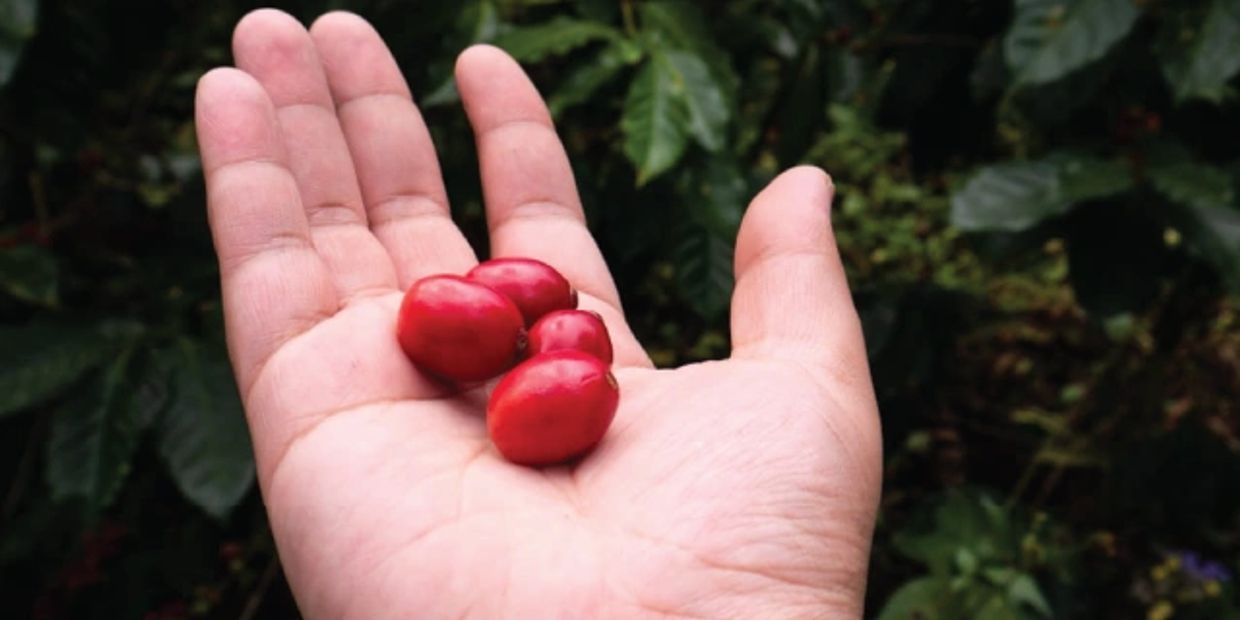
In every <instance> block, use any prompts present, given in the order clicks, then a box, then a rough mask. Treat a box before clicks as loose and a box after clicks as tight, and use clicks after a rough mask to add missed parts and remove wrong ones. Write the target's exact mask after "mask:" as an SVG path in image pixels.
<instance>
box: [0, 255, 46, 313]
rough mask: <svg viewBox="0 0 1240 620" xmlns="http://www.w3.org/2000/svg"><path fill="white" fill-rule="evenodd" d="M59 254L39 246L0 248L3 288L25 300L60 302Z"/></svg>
mask: <svg viewBox="0 0 1240 620" xmlns="http://www.w3.org/2000/svg"><path fill="white" fill-rule="evenodd" d="M58 290H59V270H58V269H57V267H56V257H55V256H53V255H52V254H51V253H50V252H48V251H47V250H44V249H43V248H41V247H39V246H37V245H19V246H16V247H13V248H9V249H7V250H0V291H4V292H5V293H8V294H9V295H12V296H13V297H15V298H17V299H20V300H22V301H24V302H27V303H31V304H35V305H39V306H46V307H52V306H55V305H56V304H57V303H58V302H59V297H60V296H59V293H58Z"/></svg>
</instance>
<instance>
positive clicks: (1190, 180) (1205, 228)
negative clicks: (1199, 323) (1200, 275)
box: [1149, 156, 1240, 295]
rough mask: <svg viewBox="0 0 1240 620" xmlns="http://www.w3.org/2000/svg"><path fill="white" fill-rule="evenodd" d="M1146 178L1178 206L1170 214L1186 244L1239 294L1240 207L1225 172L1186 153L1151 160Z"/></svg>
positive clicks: (1232, 290) (1230, 288)
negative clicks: (1179, 155)
mask: <svg viewBox="0 0 1240 620" xmlns="http://www.w3.org/2000/svg"><path fill="white" fill-rule="evenodd" d="M1149 178H1150V183H1151V184H1152V185H1153V186H1154V188H1155V189H1156V190H1158V192H1159V193H1161V194H1162V195H1163V196H1165V197H1166V198H1167V199H1168V200H1170V201H1172V202H1173V203H1174V204H1175V205H1176V206H1177V207H1178V208H1177V209H1176V210H1175V211H1174V212H1173V213H1172V214H1171V216H1172V219H1173V221H1174V223H1175V224H1176V226H1178V227H1179V228H1180V230H1181V232H1182V233H1183V235H1184V239H1185V241H1186V242H1187V243H1188V245H1189V247H1191V248H1192V249H1193V251H1195V252H1196V253H1197V254H1199V255H1200V256H1201V257H1202V258H1204V259H1205V260H1207V261H1209V262H1210V263H1212V264H1213V265H1214V268H1215V269H1217V270H1218V271H1219V275H1220V276H1222V278H1223V281H1224V282H1225V283H1226V284H1227V288H1228V289H1229V290H1230V291H1231V292H1232V294H1233V295H1240V210H1237V209H1236V208H1235V206H1234V205H1235V195H1234V190H1233V187H1232V184H1231V178H1230V176H1229V175H1228V174H1227V172H1226V171H1224V170H1222V169H1220V168H1216V167H1213V166H1209V165H1205V164H1200V163H1197V162H1194V161H1191V160H1189V159H1188V158H1187V157H1186V156H1185V157H1173V158H1170V159H1168V160H1166V161H1160V162H1156V163H1154V164H1153V165H1151V166H1150V168H1149Z"/></svg>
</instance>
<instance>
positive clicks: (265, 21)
mask: <svg viewBox="0 0 1240 620" xmlns="http://www.w3.org/2000/svg"><path fill="white" fill-rule="evenodd" d="M304 31H305V27H304V26H302V24H301V22H299V21H297V18H295V17H293V16H292V15H289V14H288V13H285V12H284V11H281V10H279V9H272V8H263V9H255V10H253V11H250V12H249V13H246V14H245V16H244V17H242V18H241V19H240V20H238V21H237V25H236V27H234V28H233V36H232V45H233V54H234V55H236V54H238V52H240V51H245V50H248V49H249V48H251V47H252V46H255V45H259V44H268V42H272V41H274V42H276V43H280V42H281V41H283V40H287V39H289V38H290V37H292V36H295V35H296V34H297V33H298V32H304Z"/></svg>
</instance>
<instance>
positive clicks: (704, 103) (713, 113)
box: [667, 51, 731, 151]
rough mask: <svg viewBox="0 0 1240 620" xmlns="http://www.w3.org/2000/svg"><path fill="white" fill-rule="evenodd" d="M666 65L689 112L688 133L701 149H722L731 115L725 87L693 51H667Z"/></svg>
mask: <svg viewBox="0 0 1240 620" xmlns="http://www.w3.org/2000/svg"><path fill="white" fill-rule="evenodd" d="M667 64H668V68H669V69H670V70H671V71H672V72H674V74H675V79H676V80H677V82H678V88H677V89H676V90H677V92H678V93H679V94H680V95H681V96H682V97H683V99H684V102H685V107H686V109H687V110H688V111H689V132H690V133H691V134H692V135H693V138H694V139H695V140H696V141H697V143H698V144H700V145H702V148H705V149H706V150H708V151H718V150H719V149H722V148H723V145H724V142H725V140H727V128H728V120H729V118H730V117H731V111H730V110H729V109H728V104H727V101H726V99H725V96H724V93H723V87H722V86H720V85H719V84H718V83H717V82H716V81H715V78H714V77H713V76H712V75H711V73H710V69H709V68H708V67H707V66H706V63H705V62H703V61H702V59H701V58H699V57H697V56H696V55H694V54H693V53H691V52H674V51H673V52H668V53H667Z"/></svg>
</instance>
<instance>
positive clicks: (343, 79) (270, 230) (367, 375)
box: [197, 10, 880, 618]
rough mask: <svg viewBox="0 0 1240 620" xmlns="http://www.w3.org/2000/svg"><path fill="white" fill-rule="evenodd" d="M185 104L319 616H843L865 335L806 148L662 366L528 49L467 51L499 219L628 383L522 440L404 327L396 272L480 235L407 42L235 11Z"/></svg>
mask: <svg viewBox="0 0 1240 620" xmlns="http://www.w3.org/2000/svg"><path fill="white" fill-rule="evenodd" d="M233 46H234V53H235V56H236V61H237V65H238V67H239V69H216V70H214V71H212V72H210V73H209V74H207V75H206V76H204V77H203V79H202V81H201V82H200V84H199V92H198V101H197V123H198V132H199V140H200V145H201V150H202V156H203V164H204V169H205V171H206V176H207V187H208V195H209V203H210V205H209V209H210V219H211V227H212V231H213V234H214V238H215V242H216V249H217V253H218V255H219V260H220V268H221V274H222V279H223V292H224V304H225V312H226V320H227V327H228V338H229V348H230V352H231V355H232V360H233V365H234V368H235V370H236V373H237V378H238V383H239V385H240V387H241V390H242V395H243V398H244V402H245V406H246V411H247V415H248V419H249V423H250V428H251V434H252V436H253V439H254V449H255V452H256V455H257V460H258V467H259V480H260V483H261V486H262V490H263V494H264V498H265V501H266V503H267V506H268V510H269V512H270V518H271V524H272V528H273V531H274V533H275V536H276V542H277V544H278V547H279V550H280V555H281V559H282V561H283V564H284V566H285V569H286V571H287V573H288V577H289V582H290V584H291V585H292V588H293V591H294V593H295V595H296V597H297V600H298V603H299V605H300V606H301V608H302V610H303V612H304V613H305V614H306V615H307V616H309V617H323V618H336V617H348V618H383V617H426V618H439V617H479V618H493V617H511V618H553V617H554V618H559V617H563V618H586V617H591V618H593V617H599V618H602V617H617V618H633V617H644V616H655V617H657V616H673V617H711V618H720V617H737V618H755V617H779V618H786V617H837V616H838V617H856V616H858V615H859V614H860V606H861V599H862V594H863V590H864V583H865V570H866V559H867V555H868V552H869V540H870V535H871V531H872V528H873V520H874V510H875V505H876V501H877V495H878V486H879V462H880V459H879V440H878V420H877V412H876V409H875V404H874V397H873V394H872V389H871V386H870V379H869V372H868V370H867V368H866V362H865V356H864V346H863V344H862V341H861V334H860V329H859V327H858V321H857V317H856V313H855V311H854V309H853V307H852V303H851V300H850V296H849V293H848V289H847V285H846V282H845V280H844V275H843V270H842V269H841V267H840V263H839V257H838V253H837V252H836V249H835V246H834V241H833V238H832V236H831V232H830V221H829V213H828V207H829V202H830V199H831V186H830V183H829V180H828V179H827V177H826V175H824V174H823V173H822V172H820V171H818V170H816V169H812V168H799V169H795V170H792V171H789V172H786V173H784V174H783V175H781V176H780V177H779V178H778V179H776V180H775V181H773V182H772V183H771V185H770V186H769V187H768V188H767V189H766V190H764V191H763V192H762V193H761V194H760V195H759V196H758V197H757V198H755V199H754V202H753V204H752V205H751V207H750V209H749V211H748V212H747V214H746V216H745V220H744V222H743V224H742V228H741V232H740V236H739V239H738V242H737V256H736V272H737V286H736V291H735V294H734V297H733V305H732V335H733V342H734V346H735V348H734V351H733V354H732V356H731V358H729V359H728V360H725V361H719V362H709V363H703V364H695V365H691V366H686V367H683V368H679V369H676V370H654V369H653V368H652V367H651V364H650V361H649V359H648V358H647V357H646V355H645V353H644V352H643V351H642V348H641V347H640V345H639V344H638V343H637V341H636V340H635V338H634V337H633V335H632V333H631V331H630V330H629V328H628V326H627V324H626V322H625V319H624V315H623V312H622V311H621V309H620V301H619V298H618V295H617V293H616V290H615V286H614V284H613V283H612V281H611V277H610V275H609V273H608V270H607V266H606V264H605V263H604V261H603V259H602V257H601V255H600V253H599V251H598V248H597V247H596V245H595V243H594V241H593V240H592V238H591V237H590V234H589V232H588V231H587V229H586V227H585V226H584V222H583V217H582V212H581V207H580V203H579V199H578V197H577V195H576V187H575V184H574V180H573V177H572V173H571V171H570V167H569V164H568V161H567V158H566V156H565V153H564V150H563V147H562V146H561V145H560V142H559V140H558V138H557V137H556V134H555V131H554V129H553V128H552V125H551V120H550V117H549V116H548V113H547V110H546V107H545V106H544V104H543V102H542V100H541V99H540V97H539V95H538V93H537V92H536V90H535V89H534V87H533V86H532V85H531V83H530V82H529V80H528V79H527V78H526V76H525V75H524V74H523V73H522V71H521V69H520V68H519V67H518V66H517V64H516V63H515V62H514V61H513V60H512V59H511V58H509V57H508V56H506V55H505V54H504V53H503V52H501V51H499V50H497V49H495V48H491V47H485V46H478V47H474V48H471V49H469V50H467V51H466V52H464V53H463V54H462V55H461V57H460V59H459V61H458V63H457V85H458V88H459V91H460V94H461V98H462V100H463V101H464V104H465V108H466V111H467V113H468V115H469V119H470V122H471V124H472V125H473V128H474V131H475V134H476V137H477V143H478V151H479V155H480V159H481V170H482V181H483V185H484V187H483V189H484V193H485V196H486V201H487V217H488V221H489V223H490V235H491V247H492V250H493V252H494V254H495V255H497V256H530V257H534V258H538V259H541V260H543V261H546V262H548V263H550V264H551V265H553V266H555V267H556V268H558V269H559V270H560V271H561V272H562V273H564V274H565V275H566V276H567V277H568V278H569V280H570V281H572V282H573V284H574V286H576V287H577V288H578V289H579V291H580V292H581V305H582V306H583V307H585V308H589V309H593V310H596V311H598V312H600V313H601V314H602V315H603V316H604V318H605V320H606V321H607V323H608V327H609V329H610V330H611V332H612V336H613V339H614V340H615V346H616V376H617V379H618V380H619V383H620V386H621V404H620V409H619V411H618V413H617V415H616V421H615V424H614V426H613V427H612V429H611V431H610V432H609V434H608V436H607V438H606V439H605V440H604V441H603V443H602V444H601V445H600V446H599V447H598V449H597V450H596V451H595V452H594V453H593V454H592V455H591V456H589V457H588V458H586V459H585V460H584V461H583V462H581V463H580V464H578V465H576V466H573V467H559V468H550V469H543V470H535V469H528V468H523V467H517V466H513V465H511V464H509V463H507V462H505V461H503V460H502V459H501V458H499V456H498V454H497V453H496V451H495V450H494V448H493V447H492V446H490V445H489V443H488V441H487V437H486V431H485V421H484V419H483V410H484V405H485V394H484V393H482V390H475V391H472V392H468V393H465V394H452V393H448V392H446V391H444V389H443V388H442V387H441V386H439V385H438V384H436V383H434V382H432V381H429V380H427V379H426V378H425V377H423V376H422V375H420V374H419V373H418V372H417V371H416V370H415V369H414V368H413V367H412V366H411V365H410V363H409V362H408V360H407V359H406V358H405V357H404V356H403V354H402V353H401V351H400V349H399V347H398V346H397V344H396V339H395V337H394V325H395V315H396V309H397V307H398V305H399V302H400V298H401V291H402V290H403V289H404V288H405V287H407V286H408V285H409V284H410V283H411V282H413V281H414V280H416V279H417V278H419V277H422V276H425V275H429V274H433V273H444V272H449V273H463V272H464V271H465V270H467V269H468V268H469V267H470V266H472V265H473V264H475V262H476V258H475V256H474V254H473V252H472V251H471V249H470V248H469V245H468V244H467V243H466V242H465V240H464V238H463V237H462V236H461V234H460V232H459V231H458V230H457V229H456V227H455V226H454V225H453V223H452V221H451V219H450V217H449V212H448V209H447V206H446V205H447V196H446V195H445V190H444V188H443V184H442V180H441V177H440V172H439V168H438V163H437V162H436V158H435V154H434V149H433V146H432V144H431V140H430V137H429V134H428V132H427V129H426V127H425V125H424V124H423V122H422V119H421V116H420V115H419V113H418V110H417V108H416V107H415V106H414V104H413V102H412V100H411V98H410V94H409V91H408V87H407V86H406V85H405V83H404V81H403V79H402V77H401V74H400V72H399V70H398V69H397V66H396V64H395V62H394V61H393V59H392V57H391V55H390V53H389V52H388V50H387V48H386V47H385V46H384V45H383V43H382V41H381V40H380V38H379V36H378V35H377V34H376V32H375V31H374V30H373V29H372V28H371V27H370V26H369V25H368V24H366V22H364V21H363V20H361V19H360V18H358V17H356V16H353V15H349V14H345V13H333V14H329V15H326V16H324V17H322V18H320V19H319V20H318V21H317V22H316V23H315V24H314V26H313V27H312V28H311V29H310V30H309V31H307V30H306V29H305V28H303V27H302V26H301V25H300V24H299V23H297V22H296V21H295V20H294V19H292V18H291V17H289V16H287V15H285V14H283V13H279V12H276V11H271V10H264V11H259V12H256V13H252V14H251V15H249V16H247V17H246V18H245V19H244V20H242V22H241V23H240V24H239V25H238V27H237V30H236V33H235V36H234V41H233Z"/></svg>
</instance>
